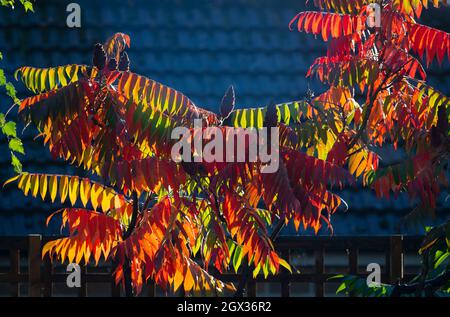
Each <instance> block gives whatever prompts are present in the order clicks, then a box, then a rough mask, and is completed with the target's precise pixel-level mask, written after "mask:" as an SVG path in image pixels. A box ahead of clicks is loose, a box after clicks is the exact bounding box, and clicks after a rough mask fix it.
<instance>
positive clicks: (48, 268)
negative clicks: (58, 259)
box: [42, 254, 53, 297]
mask: <svg viewBox="0 0 450 317" xmlns="http://www.w3.org/2000/svg"><path fill="white" fill-rule="evenodd" d="M52 274H53V265H52V261H51V259H50V257H49V255H48V254H47V255H46V256H45V258H44V280H43V283H44V285H43V291H42V293H43V294H42V295H43V296H44V297H50V296H52V293H53V283H52Z"/></svg>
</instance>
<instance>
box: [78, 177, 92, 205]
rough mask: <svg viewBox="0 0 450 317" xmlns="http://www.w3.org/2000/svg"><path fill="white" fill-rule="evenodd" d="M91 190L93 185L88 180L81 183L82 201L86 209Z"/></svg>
mask: <svg viewBox="0 0 450 317" xmlns="http://www.w3.org/2000/svg"><path fill="white" fill-rule="evenodd" d="M90 190H91V183H90V182H89V180H88V179H87V178H85V179H83V180H82V181H81V182H80V199H81V203H82V204H83V206H84V207H86V205H87V203H88V200H89V191H90Z"/></svg>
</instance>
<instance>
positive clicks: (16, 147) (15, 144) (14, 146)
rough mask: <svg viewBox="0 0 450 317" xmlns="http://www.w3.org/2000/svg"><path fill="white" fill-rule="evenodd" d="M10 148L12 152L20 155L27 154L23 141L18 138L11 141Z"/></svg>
mask: <svg viewBox="0 0 450 317" xmlns="http://www.w3.org/2000/svg"><path fill="white" fill-rule="evenodd" d="M9 148H10V149H11V151H14V152H17V153H20V154H25V150H24V148H23V144H22V141H21V140H20V139H18V138H13V139H11V140H9Z"/></svg>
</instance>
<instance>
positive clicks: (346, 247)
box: [0, 235, 421, 297]
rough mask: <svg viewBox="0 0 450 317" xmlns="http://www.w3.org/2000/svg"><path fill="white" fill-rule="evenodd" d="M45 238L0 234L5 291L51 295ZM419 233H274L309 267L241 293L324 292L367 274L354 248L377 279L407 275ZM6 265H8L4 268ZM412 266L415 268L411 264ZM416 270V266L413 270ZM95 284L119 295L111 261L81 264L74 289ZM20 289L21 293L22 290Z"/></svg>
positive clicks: (56, 275) (62, 278) (149, 290)
mask: <svg viewBox="0 0 450 317" xmlns="http://www.w3.org/2000/svg"><path fill="white" fill-rule="evenodd" d="M49 240H51V238H50V237H41V236H40V235H29V236H26V237H0V251H3V252H4V253H8V254H9V265H6V268H7V270H6V272H1V271H0V284H1V283H4V284H5V283H7V284H9V286H10V293H9V295H10V296H20V295H21V292H20V285H27V288H28V292H26V294H27V295H28V296H33V297H37V296H52V295H55V294H54V290H53V287H54V284H55V283H65V282H66V278H67V274H68V273H67V272H65V270H62V271H60V272H56V271H55V264H52V263H51V262H50V261H49V259H48V258H44V259H42V257H41V250H42V246H43V245H44V244H45V242H46V241H49ZM420 241H421V237H418V236H401V235H395V236H374V237H339V236H335V237H323V236H318V237H309V236H296V237H279V238H278V239H277V242H276V249H277V251H278V252H279V253H280V255H281V256H282V257H283V258H284V259H286V260H287V261H291V260H293V254H295V253H298V252H299V251H300V252H309V253H310V254H311V255H312V256H313V258H314V261H313V264H312V265H310V267H309V268H306V267H305V268H303V266H300V270H301V271H302V272H300V273H299V272H294V273H292V274H291V273H289V272H287V271H285V270H284V271H282V272H281V273H280V274H278V275H275V276H273V275H269V276H268V278H267V279H264V276H257V277H256V278H255V279H250V280H249V281H248V284H247V296H251V297H253V296H256V295H257V291H256V289H257V287H256V286H257V284H258V283H263V282H264V283H277V284H279V285H281V287H280V290H281V294H279V295H281V296H283V297H289V296H291V284H293V283H312V284H314V295H315V296H318V297H322V296H324V284H325V282H326V281H327V279H328V278H330V277H332V276H334V275H336V274H338V273H348V274H352V275H359V276H367V274H368V272H366V271H365V270H362V266H361V264H360V263H359V258H360V257H359V254H360V252H363V251H364V252H366V253H367V252H377V253H381V254H383V255H384V257H385V259H384V264H383V265H382V275H381V279H382V282H390V283H393V282H396V281H398V280H399V279H402V278H405V279H408V278H411V277H412V276H413V275H414V274H412V273H409V274H406V273H405V272H404V268H405V266H404V260H403V259H404V254H405V252H410V253H416V252H417V249H418V247H419V245H420ZM329 252H345V255H346V258H347V259H346V263H345V265H344V266H345V271H346V272H336V271H334V270H333V268H332V267H331V268H329V267H327V268H326V266H325V260H324V259H325V256H326V254H328V253H329ZM23 258H25V259H26V262H27V264H26V265H21V259H23ZM22 262H24V261H22ZM8 268H9V269H8ZM303 269H304V270H303ZM417 270H418V268H417ZM417 272H418V271H417ZM417 272H416V273H417ZM218 277H219V278H221V279H222V280H223V281H227V282H237V281H238V280H239V278H240V275H239V274H235V273H226V274H222V275H219V276H218ZM95 283H103V284H105V283H107V284H109V285H111V287H110V292H109V294H106V295H110V296H114V297H117V296H120V295H121V291H120V289H119V288H118V287H116V286H115V285H114V282H113V278H112V276H111V265H110V264H109V265H106V266H103V267H101V268H94V267H91V266H89V267H82V272H81V287H80V288H79V289H78V295H79V296H87V295H88V294H87V286H88V284H89V285H92V284H95ZM22 293H23V292H22ZM145 295H147V296H155V286H154V284H153V283H152V282H149V283H147V285H146V292H145Z"/></svg>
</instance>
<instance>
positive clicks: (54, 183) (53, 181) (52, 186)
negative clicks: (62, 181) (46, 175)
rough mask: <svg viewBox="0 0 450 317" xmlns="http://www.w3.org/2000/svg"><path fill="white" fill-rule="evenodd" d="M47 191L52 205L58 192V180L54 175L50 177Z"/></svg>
mask: <svg viewBox="0 0 450 317" xmlns="http://www.w3.org/2000/svg"><path fill="white" fill-rule="evenodd" d="M49 190H50V198H51V200H52V203H53V202H55V198H56V193H57V191H58V178H57V176H56V175H52V176H50V182H49Z"/></svg>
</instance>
